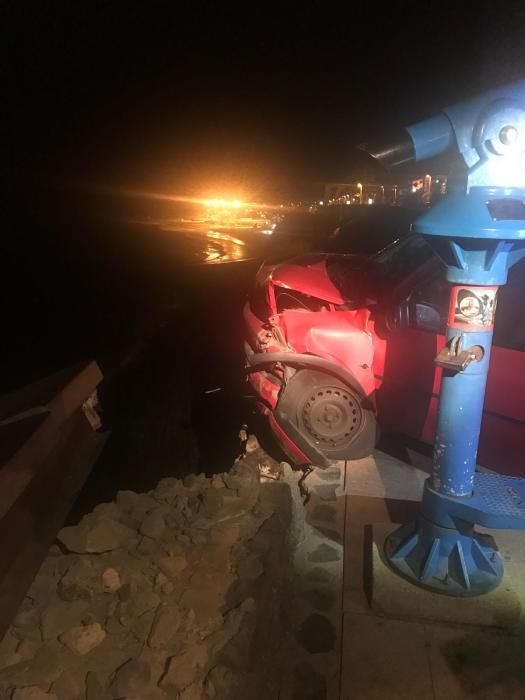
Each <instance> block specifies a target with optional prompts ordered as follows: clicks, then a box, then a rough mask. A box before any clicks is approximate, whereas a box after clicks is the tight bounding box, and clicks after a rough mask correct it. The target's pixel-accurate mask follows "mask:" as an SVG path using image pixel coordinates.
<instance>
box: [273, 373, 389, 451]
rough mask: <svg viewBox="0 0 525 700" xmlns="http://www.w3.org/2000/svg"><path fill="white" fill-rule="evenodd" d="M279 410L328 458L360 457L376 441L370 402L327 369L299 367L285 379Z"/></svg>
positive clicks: (374, 418)
mask: <svg viewBox="0 0 525 700" xmlns="http://www.w3.org/2000/svg"><path fill="white" fill-rule="evenodd" d="M279 410H280V411H283V412H284V413H286V414H287V415H288V416H290V418H291V420H292V421H293V423H294V425H295V427H296V428H297V429H298V430H299V431H300V432H301V434H302V435H303V436H304V437H305V439H306V440H307V441H308V442H309V443H311V444H313V445H315V448H316V449H317V450H318V451H320V452H322V454H323V455H324V456H325V457H326V459H328V460H347V459H361V458H363V457H367V456H368V455H370V454H371V453H372V451H373V449H374V447H375V445H376V442H377V419H376V414H375V408H374V406H373V405H372V404H371V402H370V401H369V400H368V399H367V398H366V397H365V396H362V395H361V394H359V392H358V391H356V389H355V388H352V387H349V386H348V385H346V384H345V383H344V382H343V381H342V380H340V379H338V378H337V377H335V376H332V375H330V374H328V373H326V372H321V371H318V370H311V369H301V370H299V371H297V372H296V373H295V374H294V375H293V377H291V379H289V380H288V382H287V384H286V387H285V389H284V391H283V392H282V394H281V397H280V400H279Z"/></svg>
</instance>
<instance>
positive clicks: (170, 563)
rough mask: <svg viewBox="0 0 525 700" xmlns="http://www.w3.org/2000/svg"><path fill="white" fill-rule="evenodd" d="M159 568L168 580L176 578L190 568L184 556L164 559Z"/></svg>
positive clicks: (158, 563) (159, 563)
mask: <svg viewBox="0 0 525 700" xmlns="http://www.w3.org/2000/svg"><path fill="white" fill-rule="evenodd" d="M157 566H158V567H159V569H160V570H161V571H162V573H163V574H164V575H165V576H167V577H168V578H176V577H177V576H178V575H179V574H180V573H181V572H182V571H184V569H185V568H186V567H187V566H188V562H187V561H186V558H185V557H183V556H175V557H162V558H161V559H159V560H158V562H157Z"/></svg>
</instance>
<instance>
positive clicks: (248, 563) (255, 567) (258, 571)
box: [237, 552, 264, 581]
mask: <svg viewBox="0 0 525 700" xmlns="http://www.w3.org/2000/svg"><path fill="white" fill-rule="evenodd" d="M237 573H238V574H239V578H240V579H241V580H243V581H255V580H256V579H258V578H259V576H261V575H262V574H263V573H264V566H263V563H262V561H261V557H260V556H259V555H258V554H256V553H255V552H252V553H251V554H248V556H246V557H244V559H242V561H241V562H240V563H239V565H238V567H237Z"/></svg>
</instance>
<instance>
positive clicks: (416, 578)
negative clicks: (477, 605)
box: [385, 518, 503, 596]
mask: <svg viewBox="0 0 525 700" xmlns="http://www.w3.org/2000/svg"><path fill="white" fill-rule="evenodd" d="M385 556H386V559H387V561H388V563H389V565H390V567H391V568H392V569H393V570H394V571H395V572H396V573H397V574H399V575H400V576H402V577H403V578H406V579H408V580H409V581H411V582H412V583H414V584H416V585H417V586H421V587H422V588H426V589H428V590H430V591H433V592H435V593H443V594H445V595H450V596H476V595H481V594H482V593H488V592H489V591H491V590H492V589H494V588H496V586H497V585H498V584H499V583H500V581H501V579H502V577H503V559H502V557H501V555H500V554H499V552H498V549H497V547H496V544H495V542H494V540H493V538H492V537H490V535H481V534H479V533H477V532H475V531H474V527H473V526H468V527H467V528H466V529H465V530H462V531H459V530H456V529H449V528H444V527H440V526H438V525H435V524H434V523H431V522H430V521H428V520H426V519H425V518H421V519H420V520H419V521H417V522H415V523H410V524H408V525H403V526H402V527H400V528H399V529H398V530H396V531H395V532H394V533H392V534H391V535H390V536H389V537H388V538H387V539H386V541H385Z"/></svg>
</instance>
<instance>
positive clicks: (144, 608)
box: [118, 591, 160, 627]
mask: <svg viewBox="0 0 525 700" xmlns="http://www.w3.org/2000/svg"><path fill="white" fill-rule="evenodd" d="M159 603H160V598H159V596H158V595H157V594H156V593H153V591H138V592H137V593H135V594H134V595H132V596H131V597H130V598H129V600H127V601H126V602H125V603H121V605H120V611H119V616H118V617H119V620H120V623H121V624H122V625H124V627H131V625H132V624H133V623H134V621H135V620H136V619H137V618H138V617H141V615H144V614H145V613H147V612H149V611H150V610H155V608H156V607H157V606H158V605H159Z"/></svg>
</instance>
